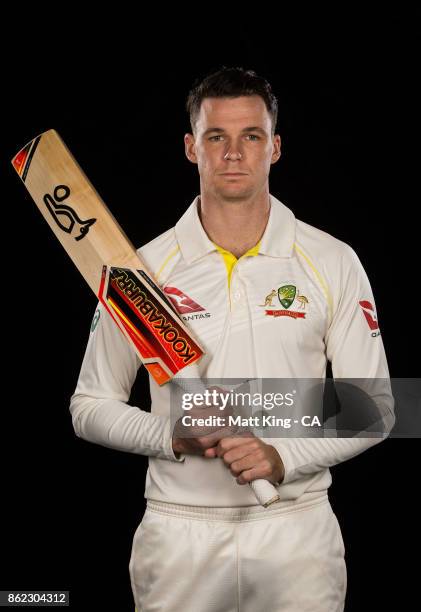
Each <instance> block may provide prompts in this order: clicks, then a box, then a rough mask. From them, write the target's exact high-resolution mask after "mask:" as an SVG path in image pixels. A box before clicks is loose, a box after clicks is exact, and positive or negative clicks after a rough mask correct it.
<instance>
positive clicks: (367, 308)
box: [359, 300, 380, 338]
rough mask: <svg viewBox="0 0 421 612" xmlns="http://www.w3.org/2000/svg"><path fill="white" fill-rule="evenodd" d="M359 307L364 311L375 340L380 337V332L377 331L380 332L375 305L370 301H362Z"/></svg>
mask: <svg viewBox="0 0 421 612" xmlns="http://www.w3.org/2000/svg"><path fill="white" fill-rule="evenodd" d="M359 305H360V306H361V310H362V311H363V314H364V316H365V318H366V321H367V323H368V326H369V328H370V329H371V332H372V333H371V335H372V336H373V338H375V337H376V336H380V331H375V330H379V324H378V321H377V314H376V311H375V308H374V306H373V304H372V303H371V302H369V301H368V300H361V301H360V302H359Z"/></svg>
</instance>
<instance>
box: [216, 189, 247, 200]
mask: <svg viewBox="0 0 421 612" xmlns="http://www.w3.org/2000/svg"><path fill="white" fill-rule="evenodd" d="M216 193H217V195H218V197H220V198H221V199H222V200H227V201H229V202H242V201H244V200H249V199H250V198H251V197H252V196H253V190H252V189H218V190H217V192H216Z"/></svg>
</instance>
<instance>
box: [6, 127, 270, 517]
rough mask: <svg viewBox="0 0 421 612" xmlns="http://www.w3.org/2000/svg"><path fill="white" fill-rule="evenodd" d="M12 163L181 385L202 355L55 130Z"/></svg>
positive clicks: (89, 276) (60, 234) (145, 357)
mask: <svg viewBox="0 0 421 612" xmlns="http://www.w3.org/2000/svg"><path fill="white" fill-rule="evenodd" d="M12 164H13V167H14V168H15V170H16V172H17V173H18V174H19V176H20V178H21V179H22V181H23V182H24V184H25V187H26V188H27V190H28V191H29V193H30V194H31V196H32V198H33V199H34V201H35V204H36V205H37V207H38V209H39V210H40V212H41V214H42V216H43V217H44V219H45V220H46V221H47V223H48V225H49V226H50V227H51V229H52V230H53V232H54V234H55V235H56V237H57V238H58V240H59V241H60V243H61V244H62V246H63V247H64V248H65V250H66V252H67V254H68V255H69V256H70V258H71V259H72V260H73V262H74V264H75V265H76V267H77V268H78V270H79V272H80V273H81V274H82V276H83V277H84V279H85V280H86V282H87V283H88V285H89V286H90V288H91V289H92V291H94V293H95V295H97V297H98V298H99V300H100V301H101V302H102V304H103V305H104V307H105V308H106V309H107V311H108V313H109V314H110V316H111V317H112V318H113V320H114V322H115V323H116V324H117V326H118V327H119V328H120V330H121V331H122V332H123V334H124V335H125V336H126V338H127V340H128V341H129V342H130V343H131V344H132V346H133V347H134V349H135V350H136V353H137V354H138V355H139V358H140V359H141V361H142V363H143V364H144V365H145V367H146V369H147V370H148V372H149V373H150V374H151V376H152V377H153V378H154V380H155V381H156V382H157V383H158V384H159V385H162V384H164V383H166V382H168V381H169V380H171V379H172V378H173V377H175V378H174V381H175V382H177V379H178V376H180V375H182V374H183V371H184V372H187V370H192V369H191V368H187V370H184V368H186V366H192V365H193V364H195V363H196V362H197V361H198V360H199V359H200V358H201V356H202V355H203V353H204V351H203V349H202V348H201V347H200V344H199V343H198V342H197V340H196V339H194V338H193V337H192V335H191V333H190V331H189V329H188V328H187V327H186V325H185V324H184V322H183V320H182V319H181V317H180V316H179V314H178V313H177V311H176V310H175V308H174V307H173V305H172V304H171V303H170V301H169V300H168V299H167V297H166V296H165V294H164V293H163V292H162V291H161V289H160V288H159V287H158V286H157V284H156V283H155V282H154V280H153V278H152V275H151V274H150V272H149V271H148V269H147V267H146V265H145V263H144V262H143V261H142V260H141V259H140V257H139V255H138V254H137V252H136V249H135V248H134V246H133V244H132V243H131V242H130V240H129V239H128V238H127V236H126V235H125V233H124V232H123V230H122V228H121V227H120V225H119V224H118V222H117V221H116V219H115V218H114V216H113V215H112V213H111V212H110V210H109V209H108V208H107V206H106V205H105V203H104V202H103V201H102V199H101V197H100V196H99V194H98V193H97V192H96V190H95V189H94V187H93V186H92V184H91V183H90V181H89V179H88V178H87V177H86V175H85V174H84V172H83V170H82V169H81V168H80V166H79V165H78V163H77V162H76V160H75V159H74V157H73V156H72V154H71V153H70V151H69V150H68V149H67V147H66V145H65V144H64V142H63V141H62V139H61V138H60V136H59V135H58V134H57V132H56V131H55V130H48V131H46V132H44V133H42V134H40V135H39V136H37V137H36V138H34V139H33V140H31V141H30V142H29V143H28V144H27V145H26V146H24V147H23V149H21V150H20V151H19V153H17V155H15V157H14V158H13V160H12ZM186 376H189V374H186ZM186 382H187V381H183V382H180V383H178V384H180V386H182V387H183V385H184V384H185V383H186ZM251 485H252V488H253V490H254V492H255V494H256V497H257V499H258V500H259V501H260V503H262V505H264V506H267V505H269V504H270V503H273V502H274V501H278V500H279V495H278V492H277V490H276V489H275V487H274V486H273V485H272V484H271V483H270V482H269V481H267V480H263V479H262V480H254V481H253V482H252V483H251Z"/></svg>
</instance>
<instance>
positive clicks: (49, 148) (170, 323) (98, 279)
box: [12, 130, 203, 385]
mask: <svg viewBox="0 0 421 612" xmlns="http://www.w3.org/2000/svg"><path fill="white" fill-rule="evenodd" d="M12 165H13V167H14V169H15V170H16V172H17V173H18V175H19V176H20V178H21V179H22V181H23V183H24V184H25V187H26V188H27V190H28V192H29V193H30V195H31V196H32V198H33V200H34V202H35V204H36V205H37V207H38V209H39V210H40V212H41V214H42V216H43V217H44V219H45V220H46V221H47V223H48V225H49V226H50V228H51V229H52V231H53V232H54V234H55V236H56V237H57V238H58V240H59V241H60V243H61V244H62V246H63V247H64V249H65V250H66V252H67V254H68V255H69V256H70V258H71V259H72V261H73V263H74V264H75V265H76V267H77V268H78V270H79V272H80V273H81V274H82V276H83V277H84V279H85V280H86V282H87V283H88V285H89V286H90V288H91V289H92V291H93V292H94V293H95V295H96V296H97V297H98V298H99V299H100V301H101V302H102V303H103V304H104V306H105V307H106V308H107V310H108V312H109V313H110V315H111V316H112V318H113V320H114V321H115V323H116V324H117V325H118V327H119V329H120V330H121V331H122V332H123V333H124V334H125V336H126V338H127V339H128V340H129V341H130V342H131V344H132V346H133V347H134V349H135V350H136V352H137V354H138V355H139V357H140V359H141V361H142V363H143V364H144V365H145V367H146V368H147V369H148V371H149V373H150V374H151V375H152V376H153V378H154V379H155V380H156V382H157V383H158V384H160V385H161V384H164V383H165V382H168V381H169V380H171V378H172V377H173V376H174V375H175V374H177V372H179V371H180V370H182V369H183V368H184V367H185V366H187V365H192V364H193V363H195V362H196V361H197V360H198V359H200V357H201V356H202V355H203V350H202V348H201V347H200V345H199V343H198V342H197V341H196V340H195V339H194V338H193V337H192V336H191V333H190V331H189V330H188V328H187V327H186V326H185V325H184V322H183V321H182V319H181V318H180V317H179V316H178V313H177V312H176V311H175V310H174V308H173V306H172V305H171V304H170V303H169V301H168V299H167V298H166V296H165V295H164V293H163V292H162V291H161V289H160V288H159V287H158V286H157V285H156V283H155V282H154V281H153V279H152V276H151V274H150V273H149V271H148V269H147V267H146V265H145V263H144V262H143V261H142V260H141V258H140V257H139V255H138V254H137V253H136V249H135V248H134V246H133V244H132V243H131V242H130V240H129V239H128V237H127V236H126V235H125V233H124V231H123V230H122V228H121V227H120V225H119V224H118V222H117V221H116V219H115V218H114V216H113V215H112V213H111V211H110V210H109V209H108V208H107V206H106V205H105V203H104V202H103V200H102V199H101V197H100V195H99V194H98V193H97V191H96V190H95V188H94V187H93V185H92V184H91V183H90V181H89V179H88V178H87V177H86V175H85V174H84V172H83V170H82V169H81V168H80V166H79V164H78V163H77V162H76V160H75V158H74V157H73V155H72V154H71V153H70V151H69V149H68V148H67V147H66V145H65V144H64V142H63V141H62V139H61V138H60V136H59V135H58V133H57V132H56V131H55V130H48V131H46V132H44V133H42V134H40V135H39V136H37V137H36V138H34V139H33V140H32V141H31V142H29V143H28V144H27V145H26V146H25V147H23V148H22V149H21V150H20V151H19V153H17V155H15V157H14V158H13V160H12ZM104 266H106V271H105V272H104ZM113 268H116V269H119V270H120V271H121V272H120V273H119V274H120V280H119V281H118V280H117V281H116V280H115V274H114V272H111V270H113ZM107 270H108V272H107ZM123 271H124V272H123ZM107 274H108V276H107ZM122 274H125V275H126V276H125V279H124V280H123V278H122V276H121V275H122ZM110 275H111V281H112V282H111V284H108V285H107V289H105V277H107V278H108V279H110ZM119 282H120V285H121V287H123V289H121V291H120V294H119V297H120V298H121V299H123V298H126V301H128V302H129V303H130V305H131V306H133V300H131V301H130V300H128V299H127V296H128V294H129V293H130V290H132V291H134V290H136V291H137V294H138V295H137V297H138V300H137V306H138V307H137V308H128V309H126V312H125V315H126V316H122V309H121V306H122V303H120V308H117V309H116V308H114V307H113V304H114V305H115V299H116V298H117V297H118V288H119V285H118V283H119ZM116 288H117V289H116ZM130 288H131V289H130ZM111 294H113V297H114V302H113V301H112V297H111ZM122 296H123V297H122ZM142 297H143V301H142ZM123 301H124V299H123ZM141 303H143V311H142V306H141V305H140V304H141ZM152 313H153V318H154V322H155V323H156V322H161V326H159V325H151V324H150V323H151V321H150V319H151V318H152ZM146 315H148V316H146ZM163 329H165V330H166V333H165V334H164V333H162V330H163ZM169 329H170V330H171V332H169V331H168V330H169Z"/></svg>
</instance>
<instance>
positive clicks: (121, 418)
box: [70, 394, 178, 460]
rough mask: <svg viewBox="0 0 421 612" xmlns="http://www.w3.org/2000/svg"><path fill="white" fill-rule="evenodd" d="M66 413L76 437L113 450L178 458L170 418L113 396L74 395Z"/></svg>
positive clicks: (172, 458)
mask: <svg viewBox="0 0 421 612" xmlns="http://www.w3.org/2000/svg"><path fill="white" fill-rule="evenodd" d="M70 412H71V415H72V422H73V428H74V430H75V433H76V435H77V436H78V437H80V438H83V439H84V440H88V441H89V442H94V443H95V444H101V445H102V446H107V447H109V448H114V449H116V450H122V451H125V452H129V453H136V454H139V455H147V456H151V457H159V458H162V459H170V460H178V458H177V457H176V456H175V455H174V452H173V449H172V437H171V431H170V419H169V418H167V417H164V416H160V415H155V414H151V413H149V412H145V411H144V410H140V409H139V408H136V407H135V406H129V405H128V404H126V403H124V402H122V401H119V400H114V399H103V398H94V397H90V396H87V395H82V394H75V395H73V396H72V398H71V403H70Z"/></svg>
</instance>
